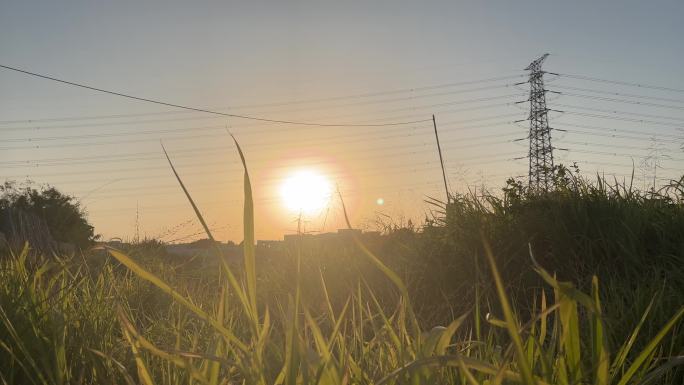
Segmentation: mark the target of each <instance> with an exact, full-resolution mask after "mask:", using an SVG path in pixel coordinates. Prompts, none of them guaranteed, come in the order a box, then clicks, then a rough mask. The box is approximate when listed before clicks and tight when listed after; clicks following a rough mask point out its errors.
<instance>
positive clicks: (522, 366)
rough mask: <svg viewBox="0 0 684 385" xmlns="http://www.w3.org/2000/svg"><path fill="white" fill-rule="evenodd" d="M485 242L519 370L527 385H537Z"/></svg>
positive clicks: (486, 254)
mask: <svg viewBox="0 0 684 385" xmlns="http://www.w3.org/2000/svg"><path fill="white" fill-rule="evenodd" d="M483 242H484V247H485V256H486V257H487V261H489V266H490V268H491V270H492V276H493V278H494V283H495V285H496V291H497V293H498V296H499V301H500V303H501V308H502V310H503V312H504V318H505V322H506V328H507V330H508V334H509V336H510V337H511V340H512V342H513V345H514V346H515V351H516V358H517V361H518V367H519V370H520V372H521V374H522V378H523V381H524V382H525V383H526V384H527V385H535V384H536V383H537V382H536V381H535V379H534V377H532V368H531V367H530V363H529V362H527V358H526V357H525V351H524V349H523V343H522V337H521V336H520V333H518V322H517V320H516V317H515V315H514V314H513V310H512V308H511V304H510V302H509V301H508V297H507V296H506V289H505V287H504V284H503V280H502V279H501V275H500V274H499V269H498V268H497V267H496V262H495V261H494V254H493V252H492V249H491V247H490V246H489V242H487V241H486V240H485V239H484V237H483Z"/></svg>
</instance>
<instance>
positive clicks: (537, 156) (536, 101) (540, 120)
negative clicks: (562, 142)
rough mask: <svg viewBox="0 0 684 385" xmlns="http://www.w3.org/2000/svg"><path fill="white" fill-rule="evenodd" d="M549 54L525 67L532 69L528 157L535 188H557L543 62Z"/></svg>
mask: <svg viewBox="0 0 684 385" xmlns="http://www.w3.org/2000/svg"><path fill="white" fill-rule="evenodd" d="M548 56H549V54H548V53H547V54H544V55H542V56H541V57H540V58H539V59H537V60H535V61H533V62H532V63H530V65H529V66H527V68H525V70H527V71H530V77H529V80H528V82H529V83H530V98H529V102H530V116H529V117H528V120H529V121H530V134H529V140H530V149H529V153H528V158H529V161H530V168H529V186H530V190H531V191H533V192H537V193H539V192H547V191H549V190H551V189H552V188H553V147H552V146H551V129H550V128H549V118H548V111H549V109H548V108H547V107H546V92H547V90H546V89H544V71H542V68H541V67H542V63H543V62H544V60H545V59H546V58H547V57H548Z"/></svg>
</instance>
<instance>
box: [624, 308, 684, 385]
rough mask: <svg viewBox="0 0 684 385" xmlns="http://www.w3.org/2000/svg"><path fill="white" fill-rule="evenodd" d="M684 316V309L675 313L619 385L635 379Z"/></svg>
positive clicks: (641, 353)
mask: <svg viewBox="0 0 684 385" xmlns="http://www.w3.org/2000/svg"><path fill="white" fill-rule="evenodd" d="M682 316H684V307H681V308H680V309H679V311H678V312H677V313H675V315H674V316H672V318H670V320H669V321H668V322H667V323H666V324H665V326H663V327H662V329H660V331H659V332H658V334H656V336H655V337H653V339H651V341H650V342H649V343H648V344H647V345H646V347H645V348H644V349H643V350H642V351H641V352H640V353H639V355H638V356H637V357H636V358H635V359H634V362H632V365H630V366H629V369H627V371H626V372H625V374H624V375H623V376H622V378H620V381H618V383H617V385H626V384H627V383H629V382H630V381H631V380H632V377H634V374H636V372H637V371H638V370H639V369H640V368H641V367H642V365H644V364H647V363H648V360H647V359H648V357H650V356H651V354H652V353H653V352H654V351H655V349H656V348H657V347H658V345H659V344H660V341H661V340H662V339H663V338H664V337H665V335H666V334H667V333H668V332H669V331H670V329H672V328H673V327H674V326H675V325H676V324H677V322H679V320H680V318H682Z"/></svg>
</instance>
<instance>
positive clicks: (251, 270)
mask: <svg viewBox="0 0 684 385" xmlns="http://www.w3.org/2000/svg"><path fill="white" fill-rule="evenodd" d="M230 136H231V137H232V138H233V141H234V142H235V146H236V147H237V150H238V153H239V154H240V160H241V161H242V166H243V167H244V169H245V175H244V199H245V206H244V213H243V217H242V220H243V231H244V240H243V242H242V249H243V254H244V259H245V273H246V275H247V293H248V295H249V300H250V304H251V305H252V313H253V314H254V315H255V317H257V318H258V311H257V304H256V256H255V251H254V200H253V198H252V184H251V182H250V180H249V171H248V170H247V161H246V160H245V155H244V154H243V152H242V148H240V143H238V141H237V139H236V138H235V136H233V134H230Z"/></svg>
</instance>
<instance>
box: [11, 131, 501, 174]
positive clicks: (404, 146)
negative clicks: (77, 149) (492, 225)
mask: <svg viewBox="0 0 684 385" xmlns="http://www.w3.org/2000/svg"><path fill="white" fill-rule="evenodd" d="M498 137H499V138H500V135H499V136H498ZM478 139H479V138H478ZM462 141H464V140H463V139H455V140H447V141H443V143H460V142H462ZM511 141H512V140H504V141H502V140H501V139H498V140H493V141H487V142H482V143H475V144H469V145H464V146H461V147H465V148H469V147H479V146H488V145H492V144H503V143H510V142H511ZM427 145H428V144H427V143H421V144H418V145H417V144H414V143H411V144H407V145H394V146H385V147H375V148H372V149H368V150H361V151H356V153H368V152H372V153H376V152H377V151H378V150H384V149H398V148H421V147H427ZM450 148H451V149H457V148H460V147H459V146H456V147H450ZM428 151H432V150H431V149H428ZM375 157H381V158H386V157H387V155H386V154H376V155H375ZM352 159H358V157H354V158H352ZM253 160H254V159H253ZM225 164H226V162H225V161H221V162H211V163H206V162H203V163H196V164H193V165H192V166H203V167H205V166H209V165H225ZM179 166H183V165H179ZM185 166H188V165H185ZM165 169H168V167H166V166H152V167H140V166H138V167H135V168H125V169H107V170H106V171H107V173H110V174H111V173H114V172H129V171H142V170H148V171H149V170H165ZM102 171H103V170H102V169H97V170H92V171H68V172H62V173H56V172H52V173H50V174H20V175H9V176H7V178H19V177H24V176H31V177H45V176H61V175H87V174H92V173H98V174H99V173H102Z"/></svg>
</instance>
